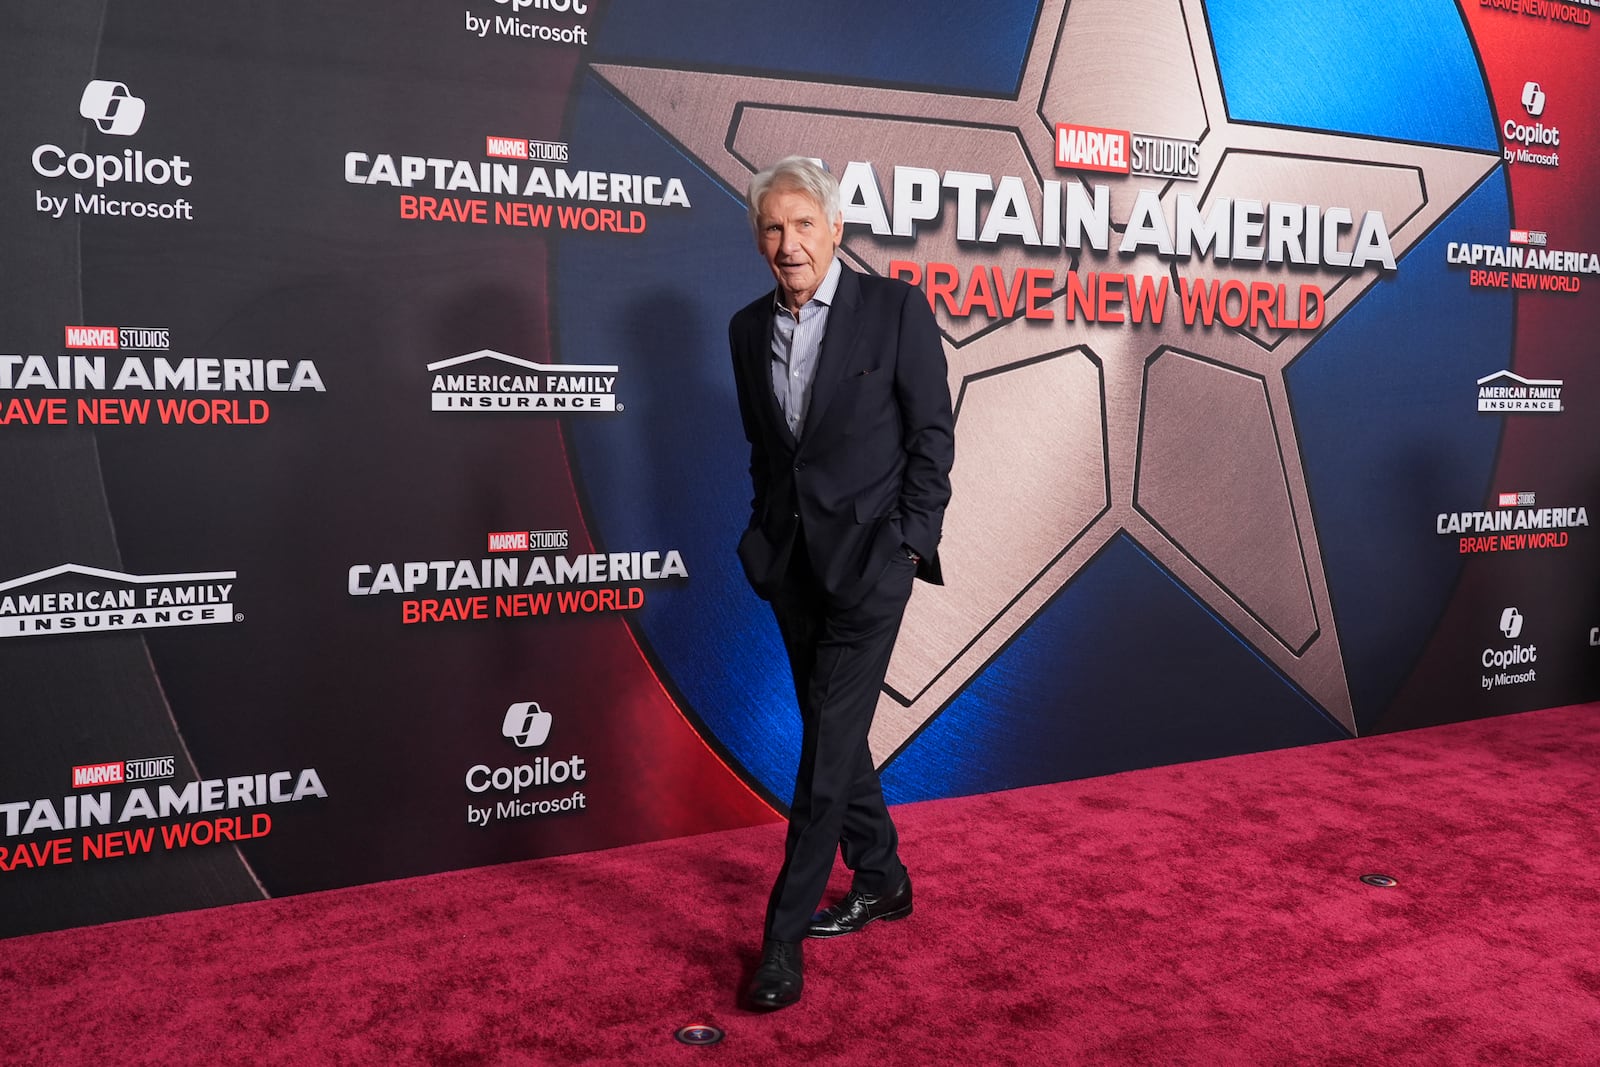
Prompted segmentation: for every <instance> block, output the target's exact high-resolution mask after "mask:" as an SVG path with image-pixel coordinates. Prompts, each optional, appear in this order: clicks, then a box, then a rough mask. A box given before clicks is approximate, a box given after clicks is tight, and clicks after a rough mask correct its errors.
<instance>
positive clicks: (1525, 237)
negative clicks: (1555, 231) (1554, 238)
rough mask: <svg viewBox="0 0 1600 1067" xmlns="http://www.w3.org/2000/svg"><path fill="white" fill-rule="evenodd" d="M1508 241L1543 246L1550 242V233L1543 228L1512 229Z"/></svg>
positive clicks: (1534, 246) (1535, 246)
mask: <svg viewBox="0 0 1600 1067" xmlns="http://www.w3.org/2000/svg"><path fill="white" fill-rule="evenodd" d="M1510 243H1511V244H1514V245H1529V246H1531V247H1533V248H1543V247H1545V246H1546V245H1548V244H1549V243H1550V235H1549V234H1547V233H1545V232H1544V231H1543V230H1512V231H1511V241H1510Z"/></svg>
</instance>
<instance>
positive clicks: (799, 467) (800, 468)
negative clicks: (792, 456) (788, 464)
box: [794, 463, 805, 471]
mask: <svg viewBox="0 0 1600 1067" xmlns="http://www.w3.org/2000/svg"><path fill="white" fill-rule="evenodd" d="M794 469H795V470H797V471H798V470H804V469H805V464H804V463H796V464H795V465H794Z"/></svg>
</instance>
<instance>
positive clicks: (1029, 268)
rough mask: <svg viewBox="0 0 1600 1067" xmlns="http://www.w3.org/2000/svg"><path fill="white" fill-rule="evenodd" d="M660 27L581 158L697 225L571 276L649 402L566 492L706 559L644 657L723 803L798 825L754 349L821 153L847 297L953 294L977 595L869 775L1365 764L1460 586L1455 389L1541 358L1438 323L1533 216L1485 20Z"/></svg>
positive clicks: (1506, 336) (604, 75)
mask: <svg viewBox="0 0 1600 1067" xmlns="http://www.w3.org/2000/svg"><path fill="white" fill-rule="evenodd" d="M656 7H657V6H656V5H648V4H643V3H617V4H613V5H612V6H611V8H610V10H609V12H608V13H607V17H606V20H605V23H604V26H603V27H602V28H601V29H600V31H599V32H597V34H596V40H597V42H598V44H597V48H596V50H595V51H594V52H593V53H592V54H591V57H590V58H591V66H590V69H589V71H588V72H587V74H586V75H585V76H584V78H583V80H582V83H581V85H580V86H579V91H578V93H577V95H576V98H575V102H574V106H573V109H572V112H571V114H570V116H569V123H568V127H569V132H568V140H569V141H570V143H571V146H572V153H573V160H574V163H573V165H581V166H583V167H584V168H586V169H592V170H596V171H610V172H620V173H634V174H672V175H682V176H683V180H684V187H685V190H686V192H687V195H688V197H689V199H690V201H691V203H692V209H691V210H689V211H685V212H674V213H670V214H668V213H662V214H658V215H652V216H651V218H650V222H649V227H650V233H649V235H648V236H649V240H631V241H630V240H629V239H627V238H625V237H622V236H618V237H616V238H615V239H610V240H596V239H593V238H592V237H591V238H590V239H586V240H581V241H580V240H570V239H569V240H565V241H563V242H562V243H561V244H560V245H559V247H558V250H557V255H556V270H555V275H556V277H555V282H554V284H553V286H552V305H553V311H554V319H555V323H556V337H557V346H558V351H559V352H560V354H561V358H562V359H563V360H564V361H567V362H575V363H592V362H607V363H612V362H615V363H617V364H619V365H622V366H624V367H625V368H626V372H627V373H628V374H629V376H630V383H631V396H630V400H629V404H628V410H627V412H626V413H625V416H623V417H619V418H618V419H616V420H614V421H611V422H609V423H607V424H605V425H604V426H600V425H597V424H592V423H576V422H575V423H574V424H573V425H571V426H570V427H569V442H570V445H571V450H572V462H573V466H574V470H575V472H576V474H577V478H578V481H579V483H580V485H581V486H583V487H584V489H585V493H586V511H587V515H588V518H589V521H590V523H591V526H592V529H593V530H594V532H595V537H596V541H597V544H598V545H600V546H604V545H606V544H611V543H615V544H624V543H643V542H651V543H670V544H673V545H675V546H681V549H682V551H683V554H684V557H685V559H686V560H687V561H688V564H689V569H690V574H691V581H690V582H689V583H688V584H686V585H685V586H683V587H681V588H676V589H672V590H667V591H662V592H659V593H654V594H652V598H651V600H650V601H649V603H648V604H646V606H645V607H644V608H643V609H642V610H641V611H640V612H638V613H637V614H636V615H635V616H634V617H633V626H634V628H635V632H636V634H637V636H638V638H639V641H640V644H641V647H642V648H643V649H644V650H645V653H646V655H648V656H649V657H650V658H651V660H652V663H653V664H654V666H655V668H656V670H657V673H658V674H659V675H660V677H661V678H662V680H663V682H664V683H665V684H666V685H667V686H668V687H669V690H670V691H671V692H672V693H673V694H674V696H675V697H676V699H677V700H678V702H679V704H680V706H681V707H682V708H683V710H684V711H685V713H686V714H687V715H688V716H689V717H690V719H691V721H693V722H695V723H696V725H697V727H698V728H699V729H700V730H701V732H702V734H703V736H704V737H705V738H706V740H707V742H708V743H710V744H711V745H712V746H713V747H714V748H715V749H716V750H717V751H718V752H719V753H720V754H721V755H722V756H723V758H724V759H725V760H727V761H728V763H729V765H730V766H732V767H734V768H735V769H736V770H737V771H738V772H739V773H740V774H741V775H743V776H744V777H745V778H746V780H747V781H749V782H750V783H751V784H752V785H753V786H755V787H756V788H758V789H759V790H760V791H762V792H763V794H764V795H766V796H768V797H769V798H771V799H773V800H774V801H775V802H776V803H778V804H780V805H781V804H783V803H784V802H785V801H786V800H787V798H788V795H789V790H790V789H791V787H792V782H793V776H794V764H795V759H796V751H797V748H798V740H799V732H800V722H799V717H798V715H797V714H796V713H795V711H794V696H793V691H792V686H791V682H790V679H789V676H788V671H787V661H786V659H785V657H784V654H783V649H782V646H781V642H780V641H779V638H778V634H777V630H776V628H775V626H774V625H773V623H772V620H771V617H770V613H769V612H768V610H767V608H766V606H765V605H763V604H762V603H760V602H759V601H758V600H757V599H756V598H755V597H754V595H753V594H751V593H750V592H749V590H748V589H747V588H746V586H745V583H744V579H743V576H742V574H741V572H740V570H739V567H738V564H737V561H736V560H735V558H734V554H733V545H734V543H735V541H736V539H737V537H738V534H739V532H740V530H741V529H742V528H743V526H744V524H745V522H746V521H747V519H748V514H749V499H750V489H749V480H748V473H747V469H746V468H747V462H748V458H749V451H748V445H747V444H746V442H745V440H744V437H743V434H742V432H741V429H740V425H739V419H738V412H737V405H736V403H735V399H734V392H733V379H732V374H731V369H730V365H729V360H728V354H727V342H726V322H727V319H728V316H729V315H730V314H731V313H732V311H733V310H734V309H736V308H738V307H739V306H741V305H742V304H744V303H745V302H747V301H748V300H750V299H751V298H752V297H754V296H756V295H759V293H761V292H762V291H764V290H766V289H768V288H770V276H768V275H767V274H766V271H765V268H764V265H763V264H762V263H761V261H760V259H759V258H758V257H757V256H756V254H755V252H754V249H753V246H752V239H751V236H750V233H749V229H748V224H747V222H746V218H745V212H744V207H743V204H742V202H741V200H740V199H739V197H740V194H741V193H742V191H743V189H744V187H745V183H746V181H747V180H748V178H749V175H750V174H751V173H752V172H753V171H754V170H756V169H759V168H760V167H762V166H764V165H766V164H768V163H770V162H772V161H774V160H775V159H777V158H779V157H780V156H783V155H788V154H796V153H797V154H802V155H807V156H812V157H815V158H818V159H820V160H822V161H823V162H824V163H825V164H826V165H827V166H828V167H829V169H830V170H832V171H833V173H834V174H836V175H838V176H840V177H841V180H842V183H843V185H844V188H845V211H846V226H845V239H844V242H843V244H842V245H841V254H842V255H843V257H844V258H845V260H846V262H847V264H848V265H849V266H851V267H852V268H853V269H856V270H860V271H867V272H872V273H876V274H883V275H892V276H897V277H901V278H904V279H905V280H907V281H910V282H912V283H913V284H916V285H919V286H920V287H921V288H923V289H924V291H925V292H927V293H928V295H929V297H930V300H931V301H932V303H933V306H934V309H935V314H936V318H937V320H938V322H939V325H940V328H941V330H942V332H943V343H944V346H945V354H946V357H947V360H948V363H949V368H950V387H951V395H952V397H953V398H954V399H955V402H956V417H957V421H956V457H957V458H956V467H955V471H954V473H953V475H952V483H953V491H954V496H953V500H952V503H951V505H950V509H949V511H948V513H947V516H946V522H945V529H944V540H943V542H942V544H941V546H940V553H941V559H942V561H943V567H944V572H945V576H946V581H947V583H948V584H946V585H945V586H943V587H934V586H924V585H919V587H918V590H917V592H916V594H915V595H914V597H913V599H912V602H911V604H910V606H909V608H908V610H907V613H906V619H905V625H904V629H903V631H902V635H901V638H900V642H899V645H898V646H897V648H896V652H895V656H894V660H893V662H892V663H891V665H890V669H889V675H888V679H887V681H886V683H885V687H884V692H883V693H882V695H881V697H880V700H879V705H878V709H877V714H876V716H875V720H874V725H873V732H872V736H871V744H872V748H873V753H874V756H875V757H876V758H877V760H878V761H879V764H880V767H881V769H882V775H883V782H884V788H885V793H886V795H887V797H888V799H889V800H890V801H891V802H901V801H909V800H917V799H925V798H931V797H939V796H951V795H961V794H968V793H975V792H984V791H991V790H998V789H1007V788H1014V787H1018V786H1024V785H1032V784H1038V783H1042V782H1049V781H1059V780H1063V779H1068V778H1078V777H1086V776H1091V775H1097V774H1105V773H1111V772H1115V771H1119V770H1125V769H1129V768H1132V767H1139V766H1150V765H1154V764H1160V763H1171V762H1180V761H1189V760H1196V759H1205V758H1211V757H1216V756H1223V755H1229V754H1233V753H1238V752H1244V751H1254V750H1261V749H1267V748H1275V747H1282V746H1287V745H1297V744H1306V743H1312V742H1316V741H1322V740H1331V739H1336V738H1342V737H1350V736H1354V735H1357V734H1359V733H1361V732H1362V728H1363V724H1364V723H1367V722H1370V721H1372V720H1373V719H1374V718H1375V717H1376V716H1377V715H1378V714H1379V713H1380V712H1381V710H1382V709H1383V707H1384V706H1385V704H1386V703H1387V702H1388V701H1389V700H1390V699H1391V697H1392V696H1393V694H1394V692H1395V690H1396V689H1397V688H1398V687H1399V686H1400V685H1401V683H1402V682H1403V681H1404V678H1405V676H1406V672H1407V670H1408V667H1409V665H1410V664H1411V663H1412V662H1413V660H1414V659H1415V657H1416V655H1417V653H1418V650H1419V649H1420V648H1421V646H1422V644H1423V642H1424V641H1425V640H1426V638H1427V636H1428V633H1429V630H1430V628H1431V626H1432V625H1433V623H1434V620H1435V619H1436V617H1437V614H1438V611H1439V610H1440V606H1441V605H1442V603H1443V601H1444V598H1445V597H1446V595H1447V593H1448V591H1449V588H1450V586H1451V584H1452V583H1453V582H1454V580H1455V578H1456V575H1457V573H1458V569H1459V563H1458V562H1457V561H1456V560H1454V559H1445V558H1441V557H1440V556H1439V554H1437V553H1430V552H1427V551H1425V550H1424V549H1425V548H1426V547H1427V544H1428V543H1427V542H1425V541H1420V540H1419V539H1418V538H1417V537H1416V536H1415V533H1414V531H1416V530H1426V529H1428V522H1429V520H1428V517H1427V514H1426V513H1427V511H1428V509H1429V506H1430V505H1429V503H1428V502H1427V500H1425V499H1422V494H1419V493H1416V492H1414V491H1411V490H1412V489H1413V487H1414V483H1415V482H1416V481H1417V480H1418V479H1426V480H1427V483H1428V485H1429V489H1430V492H1431V493H1433V494H1434V495H1435V496H1437V495H1438V494H1450V493H1454V494H1455V495H1456V496H1457V497H1459V498H1461V499H1469V498H1472V497H1474V496H1475V495H1477V494H1478V493H1479V492H1480V491H1481V487H1482V484H1483V482H1484V480H1485V478H1486V476H1487V473H1488V471H1489V469H1490V465H1491V464H1492V462H1493V458H1494V450H1495V445H1496V439H1497V429H1498V427H1497V426H1496V425H1494V424H1493V423H1491V422H1486V421H1483V420H1479V419H1477V418H1475V417H1474V413H1473V412H1472V411H1471V409H1470V408H1469V407H1467V406H1465V405H1462V404H1459V403H1457V402H1456V394H1457V392H1458V385H1457V383H1458V382H1459V381H1460V380H1461V379H1463V378H1472V377H1475V376H1481V375H1483V374H1488V373H1492V372H1494V371H1496V370H1498V369H1501V368H1503V367H1504V366H1506V363H1507V354H1508V351H1509V348H1510V344H1511V331H1510V322H1511V314H1510V302H1509V298H1501V297H1489V298H1486V299H1482V300H1474V301H1472V302H1470V303H1467V304H1463V303H1462V302H1461V301H1459V300H1458V299H1452V298H1451V296H1450V295H1449V293H1448V291H1447V289H1446V280H1447V274H1446V270H1445V256H1444V255H1443V253H1442V251H1441V246H1440V242H1442V241H1443V240H1444V238H1443V237H1442V236H1441V233H1442V231H1444V230H1445V229H1448V231H1449V232H1450V233H1451V235H1452V237H1453V239H1456V240H1478V239H1480V238H1479V237H1476V236H1473V235H1475V234H1482V235H1483V236H1482V239H1484V240H1489V239H1493V235H1495V234H1497V233H1503V232H1504V231H1505V228H1506V226H1507V220H1508V218H1509V209H1508V203H1507V194H1506V187H1505V181H1504V176H1503V171H1502V168H1501V164H1500V155H1499V152H1498V147H1497V141H1496V133H1495V126H1494V119H1493V115H1492V112H1491V108H1490V106H1489V103H1488V99H1487V93H1486V90H1485V87H1484V84H1483V79H1482V74H1481V72H1480V70H1479V67H1478V64H1477V60H1476V56H1475V53H1474V50H1473V46H1472V41H1471V39H1470V37H1469V34H1468V32H1467V29H1466V26H1465V24H1464V23H1463V20H1462V16H1461V13H1460V11H1459V10H1458V9H1457V7H1456V6H1455V5H1454V4H1452V3H1443V2H1433V0H1429V2H1421V3H1417V4H1411V5H1405V6H1404V8H1403V9H1401V8H1399V7H1397V6H1396V5H1388V6H1386V7H1383V8H1380V9H1374V8H1373V7H1372V6H1371V5H1365V4H1363V5H1356V4H1351V3H1330V4H1319V5H1314V6H1307V7H1304V8H1294V9H1292V10H1291V9H1290V7H1289V6H1286V5H1277V4H1269V3H1265V2H1260V0H1249V2H1217V3H1210V4H1207V3H1202V2H1200V0H1147V2H1138V3H1126V2H1116V0H1071V2H1067V0H1048V2H1045V3H1042V4H1021V3H996V4H989V5H971V7H972V8H981V10H963V11H961V12H958V13H952V14H950V15H948V17H947V18H946V19H945V20H944V21H942V22H941V23H940V24H939V25H938V26H937V27H934V26H929V25H927V24H926V16H925V14H924V13H923V12H922V6H921V5H912V4H891V5H876V6H874V7H872V8H871V10H863V5H851V4H820V5H814V6H813V8H812V9H808V12H807V15H806V21H807V23H808V24H809V25H811V26H813V27H818V28H824V29H822V32H818V33H815V34H811V35H802V37H804V38H805V39H803V40H794V39H790V38H785V39H784V40H783V41H782V42H781V48H780V47H779V44H780V42H778V41H776V40H774V41H773V46H774V49H775V51H774V52H773V53H772V54H767V53H765V52H763V51H762V50H761V48H760V46H759V44H757V43H756V42H760V41H762V40H763V39H764V37H763V35H762V33H760V32H758V31H759V30H760V29H761V28H762V27H767V26H772V25H778V24H780V23H781V22H782V18H781V17H780V16H781V13H780V10H779V9H778V8H777V7H776V5H764V4H749V3H740V4H733V3H705V4H696V5H693V10H692V11H676V10H675V11H673V12H672V13H671V15H670V17H668V16H667V15H665V14H663V13H661V12H660V11H658V10H656ZM741 26H743V27H746V28H747V30H748V32H746V31H745V30H741V29H739V27H741ZM1463 235H1464V236H1463ZM601 307H603V308H605V309H606V311H605V313H596V309H597V308H601ZM661 442H671V444H670V447H668V448H666V449H663V448H662V446H661V444H660V443H661ZM1396 456H1400V457H1413V458H1414V466H1410V467H1408V466H1407V465H1406V464H1405V463H1402V464H1399V465H1396V464H1395V462H1394V457H1396ZM1438 456H1448V457H1449V461H1448V463H1442V462H1439V461H1437V460H1436V459H1435V458H1434V457H1438Z"/></svg>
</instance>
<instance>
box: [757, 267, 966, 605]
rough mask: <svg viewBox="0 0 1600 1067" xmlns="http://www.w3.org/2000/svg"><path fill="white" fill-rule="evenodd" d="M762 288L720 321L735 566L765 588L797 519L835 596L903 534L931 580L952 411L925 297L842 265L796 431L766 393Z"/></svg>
mask: <svg viewBox="0 0 1600 1067" xmlns="http://www.w3.org/2000/svg"><path fill="white" fill-rule="evenodd" d="M841 266H843V264H842V263H841ZM773 299H774V295H773V294H772V293H769V294H767V295H766V296H764V297H762V298H760V299H759V300H756V301H754V302H752V303H751V304H749V305H747V306H746V307H744V308H743V309H741V310H740V311H739V312H738V313H737V314H735V315H734V316H733V319H732V320H731V321H730V322H729V323H728V344H729V347H730V348H731V349H732V352H733V373H734V381H735V383H736V385H737V388H738V394H739V414H740V416H741V417H742V418H743V420H744V432H745V437H746V438H748V439H749V441H750V481H751V484H752V486H753V487H754V489H755V496H754V498H753V499H752V500H751V502H750V504H751V513H750V524H749V526H748V528H747V529H746V530H745V532H744V536H743V537H741V538H740V540H739V559H740V562H741V563H742V564H743V565H744V571H745V577H746V578H748V579H749V581H750V585H751V587H752V588H754V589H755V591H756V593H757V594H758V595H760V596H761V597H762V598H763V599H768V600H770V599H771V598H772V596H773V594H774V593H775V592H776V591H777V589H778V587H779V585H780V584H781V583H782V581H783V577H784V574H785V573H786V571H787V568H788V563H789V554H790V551H791V549H792V548H793V545H794V543H795V534H796V531H797V530H798V529H800V528H802V527H803V529H804V532H805V538H804V542H805V546H806V550H807V553H808V555H809V558H810V562H811V569H812V572H813V573H814V574H815V575H816V576H817V579H818V581H819V582H820V583H821V585H822V588H823V591H824V592H825V593H826V594H827V596H828V598H829V599H830V601H832V602H834V603H835V604H837V605H839V606H849V605H851V604H855V603H857V602H859V601H860V599H861V598H862V597H864V596H865V595H866V593H867V592H868V590H869V589H870V588H871V586H872V583H873V582H875V581H876V580H877V579H878V577H879V576H880V575H881V574H882V573H883V569H884V567H885V566H887V565H888V562H889V558H890V556H891V555H892V554H893V553H895V552H898V551H900V546H901V545H902V544H904V545H908V546H910V548H911V549H912V550H913V551H915V552H916V553H917V554H918V555H919V556H921V557H922V562H921V563H920V564H919V565H918V571H917V576H918V577H920V578H922V579H923V580H924V581H929V582H934V583H938V584H942V583H943V575H942V573H941V571H940V567H939V535H940V531H941V528H942V526H943V523H944V509H945V505H946V504H948V503H949V501H950V467H951V465H952V464H953V463H954V461H955V432H954V423H955V419H954V417H953V415H952V413H951V409H950V389H949V385H948V383H947V382H946V377H945V376H946V369H945V358H944V346H943V345H942V344H941V343H940V341H939V332H938V328H937V326H935V324H934V321H933V313H932V312H931V311H930V310H929V309H928V302H927V300H926V299H925V298H924V297H923V295H922V294H921V293H920V292H918V291H917V290H916V289H913V288H912V287H911V286H909V285H907V284H905V283H904V282H902V281H898V280H894V279H889V278H880V277H877V276H874V275H866V274H858V273H856V272H855V271H853V270H850V269H849V268H848V267H845V268H844V270H843V271H842V272H841V274H840V276H839V286H838V289H837V290H836V292H835V294H834V301H833V304H832V306H831V307H830V308H829V311H828V328H827V331H826V333H825V334H824V336H823V339H822V347H821V350H820V352H819V353H818V356H817V367H816V375H815V377H814V378H813V380H812V385H811V401H810V405H809V407H808V408H807V409H806V418H805V423H804V425H802V426H801V428H800V436H799V438H798V439H796V437H795V436H794V435H793V434H792V433H790V432H789V425H788V423H787V422H786V421H785V419H784V417H783V412H782V410H781V409H780V408H779V406H778V401H777V398H776V397H774V396H773V393H772V320H773Z"/></svg>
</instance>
